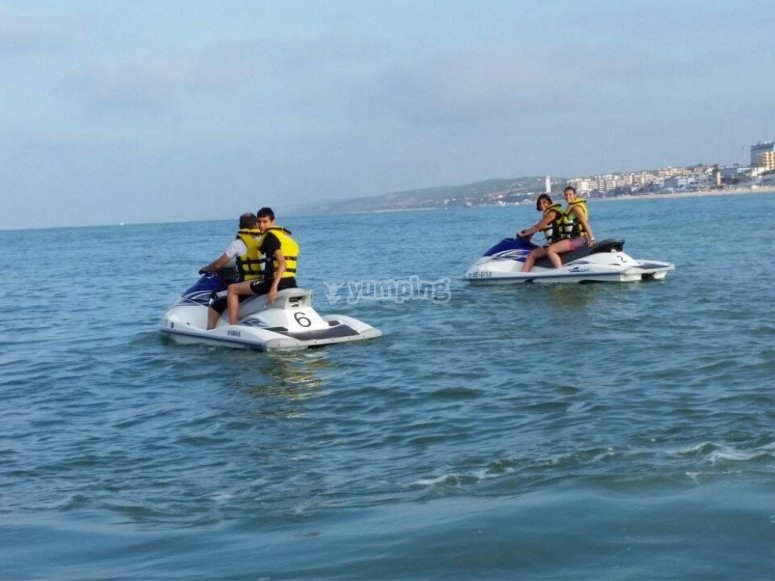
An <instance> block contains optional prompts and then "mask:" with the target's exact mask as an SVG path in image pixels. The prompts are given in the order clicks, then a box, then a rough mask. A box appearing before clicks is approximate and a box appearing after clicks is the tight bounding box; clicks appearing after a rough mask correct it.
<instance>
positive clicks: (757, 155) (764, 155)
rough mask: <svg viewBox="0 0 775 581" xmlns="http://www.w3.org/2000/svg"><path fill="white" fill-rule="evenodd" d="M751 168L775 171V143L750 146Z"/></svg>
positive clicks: (762, 142)
mask: <svg viewBox="0 0 775 581" xmlns="http://www.w3.org/2000/svg"><path fill="white" fill-rule="evenodd" d="M751 167H761V168H764V169H766V170H771V169H775V141H760V142H759V143H757V144H756V145H752V146H751Z"/></svg>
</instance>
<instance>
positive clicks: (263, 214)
mask: <svg viewBox="0 0 775 581" xmlns="http://www.w3.org/2000/svg"><path fill="white" fill-rule="evenodd" d="M256 216H258V217H259V218H269V219H270V220H271V221H272V222H274V212H273V211H272V208H267V207H266V206H264V207H263V208H261V209H260V210H259V211H258V212H256Z"/></svg>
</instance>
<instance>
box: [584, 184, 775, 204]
mask: <svg viewBox="0 0 775 581" xmlns="http://www.w3.org/2000/svg"><path fill="white" fill-rule="evenodd" d="M746 194H775V186H773V187H771V188H755V189H751V188H735V189H729V190H697V191H695V192H663V193H658V192H654V193H648V194H626V195H622V196H605V197H600V198H590V199H589V201H592V202H616V201H620V200H621V201H626V200H653V199H655V198H701V197H704V196H740V195H746Z"/></svg>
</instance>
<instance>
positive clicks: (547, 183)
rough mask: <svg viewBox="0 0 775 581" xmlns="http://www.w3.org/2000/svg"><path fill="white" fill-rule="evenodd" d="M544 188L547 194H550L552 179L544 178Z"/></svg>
mask: <svg viewBox="0 0 775 581" xmlns="http://www.w3.org/2000/svg"><path fill="white" fill-rule="evenodd" d="M544 187H545V188H546V193H547V194H551V193H552V178H550V177H549V176H546V180H545V181H544Z"/></svg>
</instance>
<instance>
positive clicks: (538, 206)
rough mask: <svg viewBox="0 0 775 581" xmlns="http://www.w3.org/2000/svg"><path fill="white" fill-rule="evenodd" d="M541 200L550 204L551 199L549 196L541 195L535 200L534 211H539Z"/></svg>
mask: <svg viewBox="0 0 775 581" xmlns="http://www.w3.org/2000/svg"><path fill="white" fill-rule="evenodd" d="M541 200H547V201H548V202H549V203H550V204H551V203H552V198H550V197H549V194H541V195H540V196H538V199H537V200H536V210H540V209H541Z"/></svg>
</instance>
